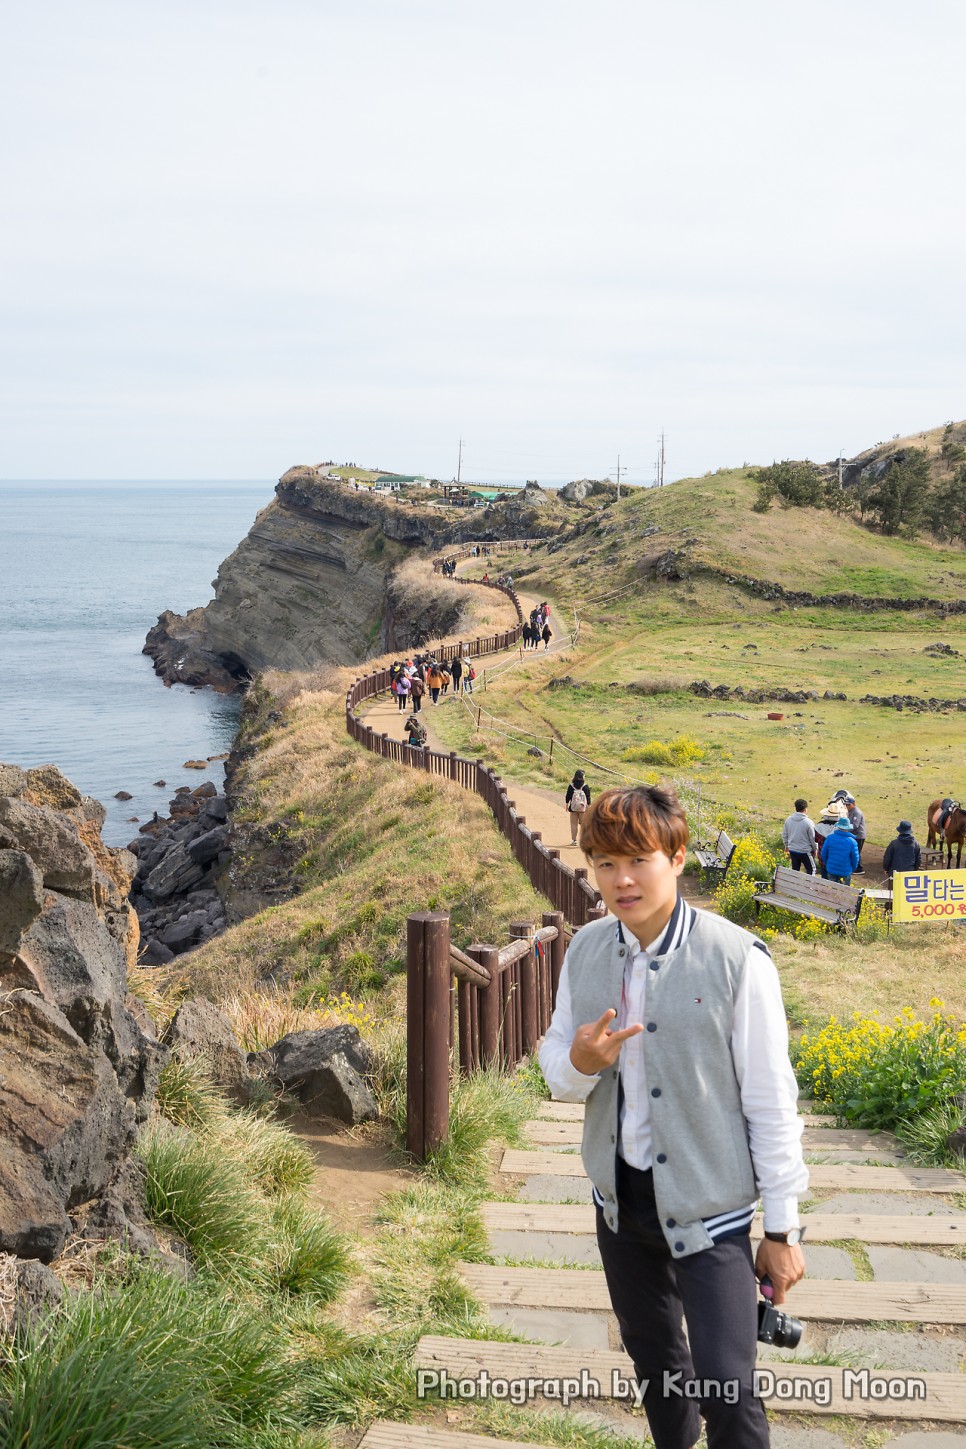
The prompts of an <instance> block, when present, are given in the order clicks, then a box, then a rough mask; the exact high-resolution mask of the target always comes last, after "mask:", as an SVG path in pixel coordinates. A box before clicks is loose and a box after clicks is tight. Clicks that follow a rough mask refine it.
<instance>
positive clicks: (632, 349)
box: [0, 0, 966, 481]
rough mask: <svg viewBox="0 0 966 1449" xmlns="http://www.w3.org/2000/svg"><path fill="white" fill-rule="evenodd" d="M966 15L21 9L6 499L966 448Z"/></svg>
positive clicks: (12, 83) (369, 0)
mask: <svg viewBox="0 0 966 1449" xmlns="http://www.w3.org/2000/svg"><path fill="white" fill-rule="evenodd" d="M964 54H966V7H964V6H963V5H962V4H961V0H921V3H919V4H917V5H915V6H913V5H910V4H909V0H811V3H810V4H808V5H807V6H806V5H801V4H796V5H791V4H788V3H785V0H724V3H723V0H676V3H668V0H662V3H660V4H658V3H656V0H383V3H379V0H345V3H342V0H259V3H250V0H163V3H147V0H122V3H117V4H115V3H111V0H89V3H87V4H85V5H78V4H77V3H76V0H70V3H67V0H33V3H32V4H30V5H19V6H13V5H8V6H7V7H6V10H5V17H4V26H3V44H2V49H0V126H2V136H3V142H2V148H0V207H2V210H3V224H2V227H0V304H2V333H0V477H7V478H14V477H15V478H50V477H78V478H102V477H122V478H137V477H150V478H166V477H168V478H203V477H220V478H224V477H236V478H259V477H265V478H269V477H277V476H278V475H279V474H280V473H282V472H283V471H284V470H285V469H286V468H287V467H289V466H290V465H291V464H293V463H315V462H319V461H322V460H323V459H329V458H332V459H335V460H336V461H337V462H341V461H349V460H352V461H355V462H358V463H369V464H375V465H379V466H383V467H395V468H397V469H399V470H413V471H420V472H427V473H433V474H436V475H438V476H441V477H448V476H450V475H451V474H452V473H454V472H455V469H456V464H457V448H458V443H459V440H460V438H461V437H462V438H464V439H465V440H466V442H465V446H464V453H463V459H464V461H463V474H464V476H470V477H473V478H499V477H513V478H516V477H535V478H540V479H547V480H549V479H559V478H566V477H580V476H585V475H590V476H603V475H604V474H606V473H607V472H610V473H611V475H613V470H614V467H615V465H616V459H617V454H618V453H620V454H621V457H622V462H624V463H626V464H627V465H628V467H629V473H628V477H629V478H630V479H631V480H635V481H650V480H651V479H652V477H653V474H654V460H655V457H656V454H657V450H658V442H657V440H658V436H659V434H660V433H661V430H662V429H663V430H664V431H665V433H666V436H667V445H666V446H667V475H668V477H669V478H672V477H681V476H685V475H687V474H691V473H697V472H703V471H705V470H707V469H710V468H716V467H719V466H724V465H732V464H735V463H739V464H740V463H742V462H743V461H749V462H752V461H754V462H770V461H771V460H772V459H773V458H780V457H789V456H790V457H805V456H808V457H813V458H816V459H826V458H830V457H833V456H835V455H836V454H837V453H838V451H839V449H840V448H842V449H844V451H845V453H846V454H847V455H852V454H854V453H856V452H858V451H860V450H861V449H863V448H865V447H868V446H870V445H872V444H874V443H876V442H878V441H880V440H882V439H885V438H889V437H891V436H892V435H893V434H895V433H906V432H910V431H913V430H915V429H918V428H924V427H930V426H935V425H936V424H938V423H941V422H944V421H946V420H947V419H949V418H957V419H958V418H962V417H964V416H966V388H964V381H966V379H964V354H966V315H964V314H966V286H964V279H963V258H964V243H966V228H964V214H966V199H964V196H966V192H964V183H963V156H964V154H966V153H964V139H966V137H964V119H963V102H962V85H963V81H962V67H963V57H964Z"/></svg>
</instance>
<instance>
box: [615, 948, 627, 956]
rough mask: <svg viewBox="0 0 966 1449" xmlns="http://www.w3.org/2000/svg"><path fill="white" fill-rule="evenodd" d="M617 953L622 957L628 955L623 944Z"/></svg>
mask: <svg viewBox="0 0 966 1449" xmlns="http://www.w3.org/2000/svg"><path fill="white" fill-rule="evenodd" d="M617 954H618V956H621V957H623V956H626V955H627V951H626V949H625V947H623V946H621V948H620V950H619V951H618V952H617Z"/></svg>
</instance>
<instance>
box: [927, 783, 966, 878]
mask: <svg viewBox="0 0 966 1449" xmlns="http://www.w3.org/2000/svg"><path fill="white" fill-rule="evenodd" d="M942 804H943V802H942V801H941V800H933V802H932V804H931V805H930V806H929V811H928V814H927V815H926V825H927V827H928V829H929V837H928V839H927V841H926V849H927V850H933V849H935V847H936V846H937V845H938V847H939V849H940V850H942V848H943V842H944V841H945V845H946V869H947V870H949V869H950V868H951V867H952V863H953V846H954V845H955V846H956V869H957V870H959V868H960V864H961V862H962V858H963V845H964V844H966V810H963V809H961V808H960V806H959V805H954V806H953V807H952V809H951V810H950V812H949V818H948V820H947V821H946V825H945V828H944V830H943V832H942V835H941V836H940V834H939V815H940V813H941V811H942Z"/></svg>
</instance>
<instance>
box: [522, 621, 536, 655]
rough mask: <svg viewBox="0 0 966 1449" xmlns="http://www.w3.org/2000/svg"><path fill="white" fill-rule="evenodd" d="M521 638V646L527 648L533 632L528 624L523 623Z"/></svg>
mask: <svg viewBox="0 0 966 1449" xmlns="http://www.w3.org/2000/svg"><path fill="white" fill-rule="evenodd" d="M522 638H523V647H524V649H529V648H530V640H531V639H532V638H533V633H532V631H531V629H530V625H529V624H524V626H523V634H522Z"/></svg>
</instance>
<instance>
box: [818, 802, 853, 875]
mask: <svg viewBox="0 0 966 1449" xmlns="http://www.w3.org/2000/svg"><path fill="white" fill-rule="evenodd" d="M858 863H859V847H858V846H857V845H856V843H855V836H854V835H853V834H852V826H851V825H850V824H849V821H848V819H847V818H846V817H845V816H843V818H842V819H841V820H839V821H837V822H836V825H835V829H834V830H833V831H832V833H831V835H829V836H827V837H826V840H825V844H824V845H823V846H822V864H823V865H824V867H825V878H826V880H837V881H840V882H841V883H842V885H849V884H850V882H851V880H852V876H853V874H854V872H855V868H856V866H857V865H858Z"/></svg>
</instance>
